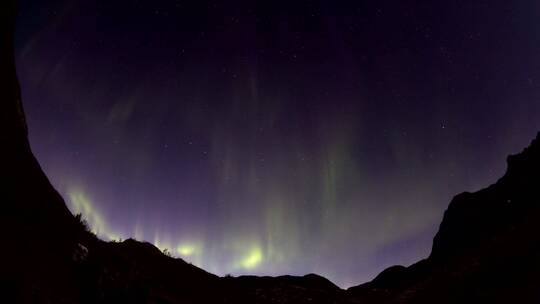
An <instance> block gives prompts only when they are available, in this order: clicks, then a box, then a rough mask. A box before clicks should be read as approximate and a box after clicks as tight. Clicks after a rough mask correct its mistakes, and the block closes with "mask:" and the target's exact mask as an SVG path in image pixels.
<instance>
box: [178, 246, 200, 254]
mask: <svg viewBox="0 0 540 304" xmlns="http://www.w3.org/2000/svg"><path fill="white" fill-rule="evenodd" d="M196 249H197V248H195V246H193V245H189V244H183V245H178V246H177V247H176V252H177V253H178V254H180V255H183V256H190V255H193V254H194V253H195V251H196Z"/></svg>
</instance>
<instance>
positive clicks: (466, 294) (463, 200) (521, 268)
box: [349, 134, 540, 303]
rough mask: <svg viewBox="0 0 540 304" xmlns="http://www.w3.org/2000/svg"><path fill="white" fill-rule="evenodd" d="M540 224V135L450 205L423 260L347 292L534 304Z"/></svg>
mask: <svg viewBox="0 0 540 304" xmlns="http://www.w3.org/2000/svg"><path fill="white" fill-rule="evenodd" d="M539 220H540V134H539V135H538V136H537V138H536V139H535V140H533V141H532V143H531V145H530V146H529V147H527V148H526V149H525V150H523V152H521V153H519V154H517V155H512V156H509V157H508V168H507V172H506V174H505V175H504V176H503V177H502V178H501V179H499V180H498V181H497V183H495V184H493V185H491V186H489V187H488V188H485V189H482V190H480V191H478V192H475V193H467V192H466V193H462V194H459V195H457V196H456V197H454V199H453V200H452V202H451V203H450V205H449V206H448V209H447V210H446V212H445V213H444V218H443V220H442V223H441V225H440V228H439V231H438V232H437V234H436V235H435V238H434V240H433V248H432V252H431V254H430V256H429V257H428V258H427V259H425V260H422V261H420V262H418V263H416V264H414V265H412V266H410V267H407V268H405V267H398V266H396V267H391V268H389V269H387V270H385V271H383V272H382V273H381V274H380V275H379V276H378V277H377V278H375V279H374V280H373V281H372V282H369V283H366V284H363V285H360V286H357V287H353V288H350V289H349V292H350V293H351V294H352V295H354V296H356V297H358V298H362V299H367V300H371V301H375V302H381V303H433V302H437V303H488V302H489V303H508V302H516V301H517V302H519V303H538V302H539V301H540V290H539V289H538V288H537V286H536V283H535V282H538V277H539V275H540V235H538V231H540V221H539ZM517 302H516V303H517Z"/></svg>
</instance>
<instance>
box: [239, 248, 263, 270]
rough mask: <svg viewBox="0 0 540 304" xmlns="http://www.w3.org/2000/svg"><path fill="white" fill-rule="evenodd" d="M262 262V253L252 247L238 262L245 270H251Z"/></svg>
mask: <svg viewBox="0 0 540 304" xmlns="http://www.w3.org/2000/svg"><path fill="white" fill-rule="evenodd" d="M262 260H263V253H262V250H261V248H259V247H253V248H252V249H251V250H250V251H249V253H248V254H247V255H246V256H245V257H244V259H243V260H242V261H241V262H240V266H241V267H242V268H245V269H253V268H256V267H257V266H259V264H261V262H262Z"/></svg>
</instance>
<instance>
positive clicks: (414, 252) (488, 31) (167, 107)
mask: <svg viewBox="0 0 540 304" xmlns="http://www.w3.org/2000/svg"><path fill="white" fill-rule="evenodd" d="M538 20H540V2H538V1H532V0H530V1H525V0H523V1H519V0H518V1H498V0H495V1H493V0H490V1H487V0H478V1H470V0H466V1H465V0H454V1H423V0H417V1H410V0H404V1H363V0H359V1H350V2H349V1H243V2H238V3H234V4H233V2H231V1H229V2H225V1H208V2H205V1H175V0H151V1H150V0H92V1H91V0H70V1H67V0H21V1H20V14H19V18H18V25H17V26H18V30H17V37H16V56H17V65H18V74H19V78H20V81H21V85H22V94H23V100H24V106H25V111H26V114H27V118H28V124H29V128H30V141H31V144H32V148H33V150H34V153H35V154H36V156H37V158H38V160H39V161H40V163H41V164H42V166H43V169H44V170H45V172H46V173H47V175H48V176H49V178H50V179H51V181H52V183H53V185H54V186H55V187H56V188H57V189H58V190H59V191H60V193H61V194H62V195H63V197H64V198H65V200H66V203H67V204H68V206H69V208H70V209H71V210H72V211H73V212H74V213H82V214H83V216H84V218H86V220H87V221H88V223H89V224H90V226H91V227H92V230H93V231H95V232H96V233H97V234H98V235H99V236H100V237H102V238H104V239H108V240H118V239H126V238H129V237H133V238H136V239H139V240H146V241H149V242H151V243H153V244H155V245H156V246H157V247H159V248H160V249H162V250H167V251H168V252H169V253H170V254H172V255H174V256H177V257H181V258H183V259H185V260H186V261H189V262H191V263H193V264H195V265H197V266H200V267H202V268H204V269H206V270H208V271H210V272H213V273H216V274H220V275H225V274H233V275H240V274H257V275H280V274H296V275H302V274H306V273H311V272H315V273H318V274H321V275H323V276H325V277H327V278H329V279H330V280H332V281H333V282H335V283H336V284H338V285H340V286H341V287H348V286H351V285H356V284H359V283H362V282H365V281H367V280H370V279H372V278H373V277H374V276H375V275H376V274H377V273H379V272H380V271H381V270H383V269H384V268H385V267H387V266H390V265H394V264H404V265H409V264H411V263H413V262H414V261H417V260H419V259H421V258H423V257H426V256H427V255H428V254H429V251H430V249H431V241H432V238H433V236H434V234H435V232H436V231H437V228H438V225H439V223H440V221H441V219H442V214H443V212H444V210H445V208H446V207H447V205H448V203H449V202H450V200H451V198H452V197H453V196H454V195H455V194H457V193H460V192H463V191H474V190H478V189H480V188H482V187H485V186H487V185H489V184H491V183H493V182H495V181H496V180H497V178H498V177H500V176H501V175H502V173H503V172H504V169H505V158H506V156H507V155H508V154H510V153H515V152H518V151H520V150H521V149H522V148H523V147H525V146H526V145H527V144H528V143H529V141H530V140H531V139H532V138H533V137H534V136H535V134H536V132H537V131H538V130H540V22H539V21H538Z"/></svg>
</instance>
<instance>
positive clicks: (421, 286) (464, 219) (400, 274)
mask: <svg viewBox="0 0 540 304" xmlns="http://www.w3.org/2000/svg"><path fill="white" fill-rule="evenodd" d="M0 6H1V7H0V22H1V23H0V26H1V28H0V134H1V137H0V143H1V145H0V147H1V148H0V169H1V171H0V174H1V175H2V178H1V179H0V181H1V185H2V188H1V197H2V201H1V204H2V212H0V217H1V218H0V223H1V225H2V226H1V230H0V231H1V234H2V237H1V239H0V241H1V242H2V247H1V249H0V302H1V303H540V287H539V284H540V235H539V232H540V208H539V206H540V136H539V137H537V138H536V139H535V140H533V142H532V143H531V145H530V146H529V147H528V148H526V149H525V150H524V151H523V152H521V153H520V154H517V155H513V156H510V157H508V169H507V172H506V174H505V175H504V176H503V177H502V178H501V179H500V180H499V181H498V182H497V183H495V184H494V185H491V186H489V187H488V188H486V189H483V190H480V191H478V192H476V193H462V194H459V195H457V196H456V197H455V198H454V199H453V200H452V202H451V203H450V205H449V207H448V210H447V211H446V212H445V215H444V218H443V221H442V223H441V225H440V228H439V231H438V233H437V234H436V236H435V238H434V240H433V248H432V252H431V254H430V256H429V257H428V258H426V259H424V260H422V261H419V262H418V263H416V264H414V265H412V266H410V267H402V266H394V267H390V268H388V269H386V270H384V271H383V272H381V274H380V275H379V276H377V277H376V278H375V279H374V280H373V281H371V282H369V283H366V284H363V285H359V286H356V287H352V288H350V289H348V290H342V289H340V288H338V287H337V286H335V285H334V284H333V283H331V282H330V281H328V280H326V279H325V278H323V277H320V276H317V275H315V274H310V275H306V276H303V277H292V276H282V277H274V278H271V277H250V276H245V277H238V278H232V277H225V278H220V277H217V276H215V275H213V274H210V273H207V272H205V271H204V270H202V269H199V268H197V267H195V266H193V265H191V264H188V263H186V262H184V261H182V260H181V259H175V258H171V257H168V256H166V255H164V254H163V253H161V252H160V251H159V250H158V249H157V248H155V247H154V246H153V245H151V244H149V243H141V242H138V241H134V240H126V241H124V242H121V243H107V242H104V241H101V240H99V239H98V238H96V237H95V236H94V235H93V234H92V233H90V232H88V230H87V228H86V227H85V225H84V223H83V222H82V221H81V220H80V218H79V217H76V216H73V215H72V214H71V213H70V211H69V210H68V209H67V207H66V205H65V203H64V201H63V199H62V197H61V196H60V195H59V194H58V192H57V191H56V190H55V189H54V188H53V187H52V186H51V184H50V183H49V181H48V179H47V177H46V176H45V174H44V173H43V171H42V170H41V168H40V166H39V164H38V162H37V161H36V159H35V158H34V156H33V155H32V152H31V150H30V146H29V143H28V138H27V127H26V123H25V118H24V112H23V108H22V103H21V99H20V92H19V84H18V82H17V78H16V73H15V65H14V58H13V45H12V38H13V37H12V35H13V23H14V16H15V1H12V0H5V1H3V2H2V4H0Z"/></svg>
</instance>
